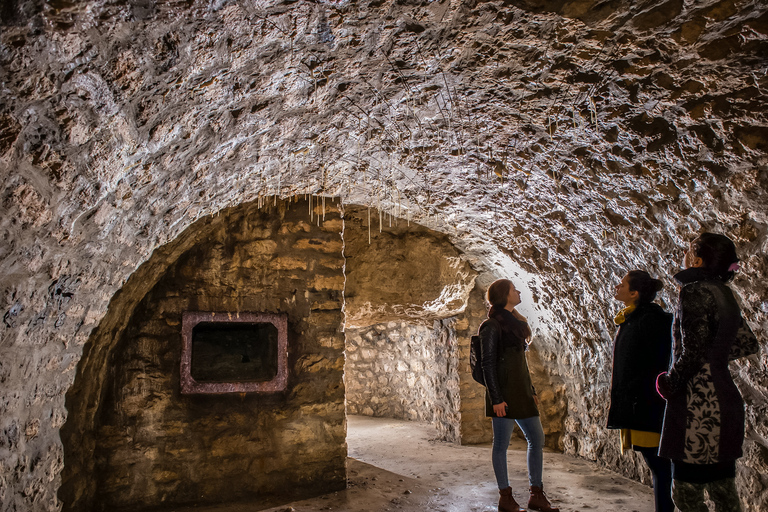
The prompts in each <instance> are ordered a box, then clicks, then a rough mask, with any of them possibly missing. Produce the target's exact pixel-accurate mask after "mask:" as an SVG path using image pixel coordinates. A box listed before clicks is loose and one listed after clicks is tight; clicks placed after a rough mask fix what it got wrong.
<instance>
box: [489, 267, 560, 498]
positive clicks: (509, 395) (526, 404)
mask: <svg viewBox="0 0 768 512" xmlns="http://www.w3.org/2000/svg"><path fill="white" fill-rule="evenodd" d="M486 298H487V300H488V304H489V305H490V306H491V308H490V310H489V312H488V320H486V321H485V322H483V324H482V325H481V326H480V339H481V342H482V351H481V354H482V357H481V365H482V368H483V376H484V378H485V385H486V393H485V412H486V414H487V415H488V416H490V417H491V418H492V420H491V421H492V422H493V450H492V453H491V460H492V462H493V471H494V474H495V475H496V482H497V483H498V485H499V494H500V495H501V497H500V499H499V511H500V512H518V511H521V510H522V509H520V506H519V505H518V504H517V502H516V501H515V499H514V498H513V497H512V489H511V487H510V486H509V478H508V474H507V448H508V447H509V440H510V438H511V437H512V432H513V431H514V429H515V424H517V425H518V426H519V427H520V429H521V430H522V431H523V434H524V435H525V439H526V440H527V441H528V454H527V462H528V481H529V484H530V498H529V500H528V508H529V509H531V510H539V511H542V512H559V509H557V508H553V507H552V505H551V504H550V503H549V500H548V499H547V497H546V495H545V494H544V489H543V483H542V473H543V462H544V451H543V448H544V429H543V428H542V426H541V420H540V419H539V410H538V407H537V401H536V398H535V397H536V392H535V390H534V388H533V385H532V384H531V376H530V373H529V372H528V362H527V361H526V358H525V351H526V349H527V347H528V345H527V340H528V339H529V338H530V336H531V329H530V327H528V322H527V321H526V319H525V317H524V316H523V315H521V314H520V313H519V312H518V311H517V310H516V309H515V306H517V305H518V304H520V292H519V291H517V289H515V285H514V284H512V281H509V280H508V279H500V280H498V281H494V282H493V283H492V284H491V286H490V287H489V288H488V293H487V295H486ZM522 512H524V511H522Z"/></svg>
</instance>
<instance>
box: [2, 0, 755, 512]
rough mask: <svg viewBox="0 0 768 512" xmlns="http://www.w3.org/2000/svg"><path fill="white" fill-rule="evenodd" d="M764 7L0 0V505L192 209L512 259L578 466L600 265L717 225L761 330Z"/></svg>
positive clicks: (665, 253)
mask: <svg viewBox="0 0 768 512" xmlns="http://www.w3.org/2000/svg"><path fill="white" fill-rule="evenodd" d="M767 12H768V6H766V4H765V3H764V2H761V1H758V0H753V1H736V0H723V1H683V0H671V1H668V2H665V3H661V4H660V3H658V2H650V1H641V2H630V1H620V0H617V1H607V2H591V1H582V2H578V1H575V2H567V1H553V2H544V1H542V2H535V1H517V2H516V1H508V2H501V1H499V2H476V1H471V0H470V1H464V2H461V1H452V0H444V1H442V2H441V1H434V2H427V1H415V0H414V1H408V0H401V1H397V2H392V1H387V0H385V1H381V0H374V1H372V2H366V1H363V2H344V1H339V2H322V1H319V2H305V1H298V2H262V1H251V2H248V1H241V2H236V1H227V0H205V1H203V0H200V1H196V0H186V1H153V0H141V1H139V0H135V1H119V0H114V1H109V0H101V1H85V2H72V3H70V2H65V1H55V2H42V1H41V0H30V1H25V0H12V1H9V2H4V3H3V6H2V8H0V173H2V177H3V189H2V204H3V211H4V213H3V215H2V217H1V218H0V230H1V231H0V232H1V233H2V239H3V243H2V244H1V245H0V271H1V272H2V276H3V278H2V294H3V296H2V298H3V304H2V306H3V315H4V322H3V324H2V325H0V329H1V330H2V345H0V355H2V357H0V383H2V386H3V388H2V389H3V393H2V404H1V405H0V417H2V418H3V419H2V420H1V421H2V424H0V430H2V431H4V432H6V435H5V437H4V438H3V439H5V441H2V442H3V443H4V445H0V450H5V451H6V452H7V453H9V454H10V455H9V456H8V457H4V458H3V459H2V460H3V464H4V470H5V471H3V474H6V475H11V476H7V477H5V484H4V486H0V488H2V489H5V490H4V491H2V492H4V493H5V496H6V497H7V496H13V498H12V501H6V500H5V499H4V500H2V501H3V502H4V503H6V502H8V503H11V502H13V503H27V504H29V503H35V504H36V505H35V507H38V508H39V509H40V510H45V509H53V508H55V503H56V498H55V492H56V487H57V485H58V484H57V482H58V474H59V472H60V467H61V453H60V452H61V450H60V445H59V444H57V441H56V439H57V438H56V436H57V432H58V428H59V427H60V426H61V424H62V423H63V422H64V420H65V416H66V412H65V411H64V409H63V395H64V393H65V392H66V389H67V388H68V386H69V385H70V383H71V380H72V379H73V378H74V367H75V365H76V363H77V361H78V359H79V357H80V355H81V353H82V344H83V343H85V341H86V340H87V338H88V335H89V333H90V332H91V330H92V329H93V328H94V326H95V325H97V324H98V322H99V320H100V318H101V317H102V316H103V315H104V312H105V311H106V307H107V303H108V301H109V300H110V298H111V297H113V295H114V294H115V293H117V292H118V290H119V289H120V286H121V285H122V283H124V282H125V280H126V279H127V278H128V276H130V275H131V274H132V273H133V272H134V270H135V269H136V268H138V266H139V265H140V264H141V263H142V262H143V261H146V260H147V259H148V257H149V255H150V254H151V253H152V251H154V250H155V249H157V248H159V247H162V246H163V245H165V244H166V243H167V242H169V241H172V240H174V239H175V238H176V237H177V235H178V234H179V233H181V232H182V231H183V230H184V229H185V228H186V227H188V226H189V225H191V224H192V223H193V222H194V221H195V220H196V219H198V218H200V217H203V216H205V215H210V214H215V213H216V212H217V211H219V210H221V209H222V208H225V207H228V206H232V205H236V204H239V203H242V202H246V201H251V200H258V199H259V198H260V197H267V196H272V195H279V196H282V197H287V196H290V195H293V194H305V193H309V194H315V195H318V196H323V195H326V196H337V197H340V198H341V200H342V201H343V202H344V203H347V204H357V205H361V206H370V207H371V208H373V209H375V210H383V211H385V212H387V213H388V214H394V215H396V216H398V217H400V218H402V219H409V220H412V221H413V222H418V223H420V224H422V225H425V226H427V227H430V228H432V229H435V230H437V231H441V232H443V233H446V234H447V235H448V236H450V237H451V240H452V242H453V243H454V244H455V245H456V246H457V247H458V248H460V249H461V250H462V251H464V254H465V256H466V258H467V259H468V260H469V261H470V262H471V263H472V264H473V265H474V266H475V267H476V268H477V269H479V270H484V271H487V272H489V273H490V274H491V275H500V274H502V273H505V272H506V271H507V269H509V268H512V267H515V266H518V267H520V268H522V269H524V270H525V271H527V272H529V273H531V275H534V276H535V277H536V283H535V285H534V286H533V288H534V289H533V290H532V293H533V297H534V298H535V299H536V300H537V301H538V303H539V304H540V306H541V308H542V309H543V311H544V312H543V313H542V315H541V318H542V320H541V328H542V333H544V332H546V333H547V335H546V336H544V338H545V339H543V340H542V350H544V351H546V352H547V353H548V354H549V357H550V358H551V359H550V360H551V364H552V365H553V371H557V372H559V373H560V374H562V375H564V376H565V378H567V380H568V382H569V384H568V385H569V386H570V388H569V389H570V392H571V394H572V400H573V403H572V404H570V406H571V408H572V409H571V411H572V418H574V419H573V422H572V423H573V424H572V425H571V426H570V428H572V430H573V431H574V432H577V431H579V430H584V431H589V432H590V434H589V436H588V438H587V441H586V442H585V443H584V444H582V445H581V446H578V447H572V449H573V450H574V452H577V453H580V454H582V455H585V456H588V457H593V458H596V457H599V456H600V454H601V452H602V451H603V450H604V449H605V441H604V438H603V434H600V433H599V432H598V430H599V428H598V427H599V425H598V423H599V418H600V414H601V413H600V412H599V411H600V410H601V407H602V405H600V404H601V400H602V398H604V397H603V395H602V394H601V393H603V392H604V385H605V379H606V378H607V376H609V375H610V374H609V372H607V370H606V368H608V365H609V362H610V344H609V341H610V337H611V332H612V328H611V327H610V323H609V322H610V316H611V314H610V311H611V309H612V308H613V306H614V305H613V304H611V303H610V301H611V299H610V297H611V290H612V286H613V282H614V281H615V280H616V279H617V278H618V277H619V276H620V274H621V273H622V272H624V271H625V270H626V269H628V268H630V267H646V268H648V269H649V270H650V271H652V272H653V273H656V274H659V275H662V276H664V277H665V278H667V277H668V276H669V275H671V273H672V272H673V271H674V269H676V268H677V266H678V264H679V263H678V262H679V251H678V249H679V248H680V247H681V246H682V245H683V243H684V241H685V240H686V239H688V238H689V237H691V236H692V235H693V234H694V233H696V232H698V231H700V230H702V229H715V230H718V231H722V232H724V233H726V234H728V235H729V236H731V237H733V238H734V239H735V240H736V241H737V244H738V245H739V247H740V250H741V254H742V255H743V260H744V261H743V272H742V274H741V276H740V277H739V278H738V279H737V281H736V282H735V288H736V289H737V291H738V292H739V293H740V295H741V297H742V299H743V303H744V308H745V315H746V316H747V318H748V319H749V321H750V323H751V324H752V326H753V327H754V328H755V330H756V331H757V332H758V335H759V336H761V339H763V340H764V339H765V335H766V331H767V330H768V329H767V328H766V327H767V324H766V322H767V321H768V301H767V300H766V284H765V283H766V277H768V276H767V274H768V270H767V269H768V265H767V264H768V262H766V256H765V254H766V249H768V238H767V237H766V224H768V218H767V217H766V213H767V211H768V207H766V205H767V204H768V192H767V189H768V156H767V155H766V152H767V151H768V142H767V141H768V119H766V116H767V114H766V112H767V110H766V108H765V105H766V101H765V100H766V88H767V87H768V75H767V72H768V60H767V59H766V55H768V42H767V38H768V14H767ZM510 262H511V263H510ZM671 296H672V293H671V292H669V293H667V294H666V295H665V299H666V300H667V302H668V303H669V299H670V297H671ZM8 361H13V363H12V364H10V363H8ZM765 363H766V356H765V355H762V356H761V359H760V360H759V361H758V360H754V361H751V362H748V363H744V364H743V365H740V366H739V368H738V371H739V375H740V383H741V385H742V387H743V389H744V390H745V393H746V394H747V395H748V402H749V403H750V405H749V407H750V408H749V409H748V417H749V420H748V421H749V422H750V423H749V425H750V428H749V433H748V437H749V439H750V442H752V443H753V445H750V446H751V448H750V450H752V452H754V453H752V452H750V453H752V454H751V455H750V456H749V459H748V460H749V461H750V462H749V468H750V471H753V472H756V471H759V468H760V467H761V464H762V465H763V466H764V465H765V456H764V454H763V455H760V447H762V450H765V446H766V445H767V444H768V442H767V441H766V439H768V431H766V427H765V424H764V422H760V421H758V419H757V418H760V417H764V414H765V412H766V396H768V378H766V375H765V372H764V368H765ZM600 386H603V387H600ZM601 397H602V398H601ZM595 411H598V412H595ZM761 415H763V416H761ZM755 454H757V455H755ZM33 461H34V463H33ZM8 468H16V469H14V471H11V472H9V471H8V470H7V469H8ZM18 468H21V469H18ZM6 499H7V498H6ZM22 508H23V507H22Z"/></svg>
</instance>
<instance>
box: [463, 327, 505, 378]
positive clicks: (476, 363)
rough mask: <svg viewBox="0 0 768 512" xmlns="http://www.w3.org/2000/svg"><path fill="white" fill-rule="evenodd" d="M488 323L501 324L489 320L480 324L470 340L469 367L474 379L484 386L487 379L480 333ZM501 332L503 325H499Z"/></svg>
mask: <svg viewBox="0 0 768 512" xmlns="http://www.w3.org/2000/svg"><path fill="white" fill-rule="evenodd" d="M486 322H496V324H499V322H498V320H496V319H494V318H489V319H488V320H486V321H485V322H483V323H482V324H480V328H479V329H478V330H477V334H476V335H474V336H472V338H470V340H469V367H470V369H471V370H472V378H473V379H475V380H476V381H477V382H479V383H480V384H482V385H483V386H485V377H484V376H483V365H482V362H483V355H482V354H483V343H482V342H481V341H480V331H481V330H482V329H483V326H484V325H485V324H486ZM499 330H501V325H499Z"/></svg>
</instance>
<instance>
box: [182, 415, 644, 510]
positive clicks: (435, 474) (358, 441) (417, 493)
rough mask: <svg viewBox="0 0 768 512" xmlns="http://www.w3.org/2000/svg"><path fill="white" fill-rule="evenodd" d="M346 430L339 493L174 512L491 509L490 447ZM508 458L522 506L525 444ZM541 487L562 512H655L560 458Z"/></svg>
mask: <svg viewBox="0 0 768 512" xmlns="http://www.w3.org/2000/svg"><path fill="white" fill-rule="evenodd" d="M347 430H348V434H347V443H348V445H349V457H350V458H349V459H348V470H347V472H348V476H349V486H348V488H347V489H346V490H344V491H339V492H333V493H330V494H327V495H324V496H320V497H318V498H312V499H308V500H302V501H296V502H292V503H286V504H281V505H279V506H273V507H271V508H266V507H267V506H269V505H267V504H264V503H262V504H256V503H249V504H230V505H220V506H215V507H194V508H192V509H183V510H182V509H178V511H177V512H192V511H193V510H194V511H195V512H256V511H265V512H315V511H325V510H332V511H336V512H373V511H376V512H379V511H381V512H385V511H392V512H417V511H418V512H425V511H435V512H494V511H496V505H497V503H498V490H497V489H496V484H495V481H494V478H493V469H492V467H491V447H490V445H478V446H456V445H453V444H448V443H442V442H437V441H434V437H435V436H436V432H435V430H434V429H433V428H432V427H431V426H430V425H426V424H422V423H413V422H407V421H399V420H391V419H384V418H369V417H363V416H350V417H349V418H348V425H347ZM508 459H509V474H510V483H511V485H512V490H513V494H514V496H515V497H516V499H517V501H518V502H520V503H521V505H522V506H525V504H526V503H527V501H528V492H527V488H528V483H527V476H526V470H525V443H523V442H522V441H518V440H513V444H512V446H510V451H509V457H508ZM544 486H545V489H546V491H547V495H548V496H549V498H550V501H551V502H552V503H553V505H554V506H558V507H560V510H561V511H562V512H592V511H606V512H623V511H626V512H653V511H654V505H653V491H652V489H651V488H650V487H647V486H645V485H642V484H640V483H638V482H635V481H632V480H629V479H627V478H623V477H621V476H619V475H616V474H615V473H611V472H609V471H606V470H604V469H601V468H599V467H597V465H595V464H593V463H590V462H587V461H584V460H580V459H574V458H572V457H567V456H564V455H562V454H559V453H554V452H548V451H545V453H544Z"/></svg>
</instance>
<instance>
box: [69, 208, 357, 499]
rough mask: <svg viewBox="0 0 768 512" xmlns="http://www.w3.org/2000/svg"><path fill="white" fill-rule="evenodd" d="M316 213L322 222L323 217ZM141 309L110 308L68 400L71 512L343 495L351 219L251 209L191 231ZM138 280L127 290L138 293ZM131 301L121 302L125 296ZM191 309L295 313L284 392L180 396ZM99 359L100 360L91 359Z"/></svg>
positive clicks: (329, 212) (333, 213) (329, 213)
mask: <svg viewBox="0 0 768 512" xmlns="http://www.w3.org/2000/svg"><path fill="white" fill-rule="evenodd" d="M318 213H319V214H321V212H319V211H318ZM181 236H182V238H194V239H196V240H197V243H195V244H194V245H193V246H192V247H191V248H190V249H188V250H187V251H185V252H184V253H183V254H181V255H180V256H179V257H178V259H176V260H175V261H168V260H165V261H162V262H155V261H154V260H155V259H156V258H162V257H163V256H162V255H156V256H155V257H153V258H152V260H150V263H149V264H150V265H152V264H166V265H167V270H166V271H165V272H163V273H162V275H161V276H160V278H159V280H158V281H157V284H155V285H154V287H153V288H152V289H151V291H150V292H149V293H147V294H146V295H145V296H144V297H143V298H142V299H141V301H140V302H139V303H138V305H136V306H135V309H133V310H131V308H130V307H126V304H125V303H122V302H120V301H113V303H112V304H111V305H110V309H109V311H108V313H107V317H106V318H105V320H104V321H103V325H104V326H105V327H106V326H107V325H110V323H111V322H112V317H120V316H126V317H127V322H126V324H125V325H124V327H122V328H120V329H118V330H108V329H105V328H100V329H98V330H97V331H96V332H95V333H94V335H93V336H92V337H91V339H90V340H89V342H88V344H87V345H86V357H85V358H84V359H83V364H81V365H80V367H79V368H78V374H77V377H76V379H75V384H74V386H73V387H72V390H71V391H70V393H69V394H68V401H67V408H68V410H69V411H70V418H69V420H68V422H67V424H66V425H65V426H64V428H63V429H62V433H63V441H64V450H65V456H64V485H63V487H62V492H61V497H62V500H63V502H64V508H65V510H72V511H77V510H104V511H111V510H136V509H137V508H149V507H153V506H157V505H158V504H161V503H162V504H164V505H166V506H173V505H174V504H184V503H195V504H202V503H218V502H226V501H237V500H244V499H248V501H249V502H254V500H258V498H259V497H260V496H261V497H264V496H267V495H269V496H275V495H277V496H280V495H283V496H286V497H290V498H291V499H295V498H296V497H297V496H298V495H309V494H312V493H323V492H327V491H329V490H334V489H341V488H344V487H345V485H346V470H345V468H346V428H345V425H346V423H345V416H344V384H343V381H342V375H343V365H344V354H343V349H344V337H343V334H342V333H341V332H340V326H341V324H342V316H341V306H342V290H343V283H344V276H343V273H342V268H343V258H342V254H341V221H340V217H339V213H338V210H337V209H336V208H335V207H334V206H333V205H330V204H328V205H326V208H325V215H324V220H321V222H320V226H318V225H316V224H315V223H314V222H312V221H310V218H309V214H308V205H307V203H306V202H305V201H300V202H298V203H286V202H283V201H280V202H279V204H278V205H277V206H273V204H272V202H271V201H268V202H267V204H266V205H265V206H264V207H263V208H258V205H255V204H247V205H242V206H240V207H237V208H234V209H230V210H228V211H225V212H222V213H221V215H220V216H217V217H216V218H212V219H205V220H203V221H201V222H199V223H197V224H195V225H193V226H191V227H190V228H189V229H188V230H187V231H186V232H185V233H183V234H182V235H181ZM134 284H135V283H134V282H133V280H131V281H129V282H128V283H127V284H126V286H125V287H124V293H126V294H130V293H131V291H130V290H131V288H132V287H133V286H134ZM121 293H123V292H121ZM184 311H218V312H230V313H231V314H232V315H233V316H236V315H237V314H238V313H239V312H270V313H286V314H287V315H288V331H289V332H288V345H289V346H288V355H289V383H288V388H287V389H286V390H285V392H280V393H265V394H261V393H248V394H245V393H243V394H224V395H181V394H180V375H179V364H180V358H181V344H182V343H181V316H182V313H183V312H184ZM97 353H100V355H99V356H98V357H95V355H96V354H97Z"/></svg>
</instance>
